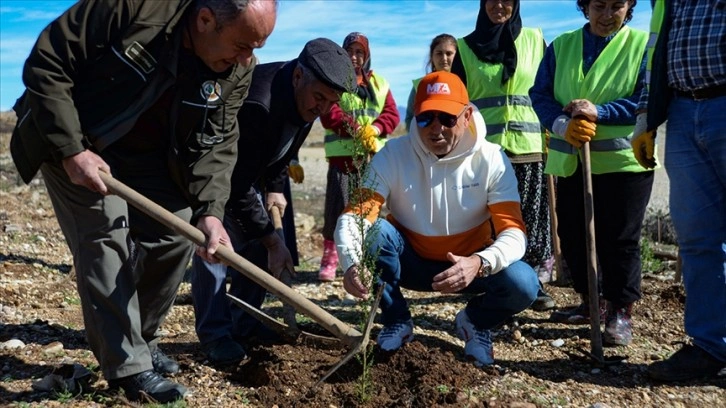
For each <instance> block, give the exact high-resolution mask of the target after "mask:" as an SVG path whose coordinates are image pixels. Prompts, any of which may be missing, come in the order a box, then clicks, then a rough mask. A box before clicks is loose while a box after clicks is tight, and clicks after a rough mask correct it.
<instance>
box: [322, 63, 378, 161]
mask: <svg viewBox="0 0 726 408" xmlns="http://www.w3.org/2000/svg"><path fill="white" fill-rule="evenodd" d="M370 83H371V84H372V85H373V90H374V91H375V93H376V103H375V104H374V103H373V102H372V101H371V100H366V101H365V105H364V101H363V100H362V99H361V98H360V97H358V95H356V94H352V93H350V92H345V93H344V94H343V95H342V96H341V97H340V102H338V105H339V106H340V109H341V110H342V111H343V112H344V113H345V114H347V115H350V116H353V118H355V122H356V123H357V124H358V125H361V126H364V125H370V124H371V123H373V121H374V120H376V118H377V117H378V115H380V114H381V112H382V111H383V107H384V106H385V104H386V97H387V96H388V90H389V89H390V87H389V85H388V81H386V80H385V79H383V77H381V76H379V75H377V74H376V73H375V72H374V73H373V75H371V77H370ZM385 141H386V139H385V138H382V137H379V138H378V140H376V145H377V149H376V151H378V150H380V149H381V148H382V147H383V145H384V144H385ZM352 154H353V139H351V138H349V137H340V135H338V134H337V133H335V132H333V131H332V130H326V131H325V157H348V156H351V155H352Z"/></svg>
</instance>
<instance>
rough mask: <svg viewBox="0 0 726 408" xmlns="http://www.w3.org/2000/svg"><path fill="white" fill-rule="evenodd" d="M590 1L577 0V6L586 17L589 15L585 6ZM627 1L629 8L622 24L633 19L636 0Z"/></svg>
mask: <svg viewBox="0 0 726 408" xmlns="http://www.w3.org/2000/svg"><path fill="white" fill-rule="evenodd" d="M591 1H592V0H577V8H578V9H579V10H580V11H581V12H582V15H583V16H585V18H587V19H589V18H590V16H588V15H587V7H588V6H589V5H590V2H591ZM627 2H628V3H630V8H629V9H628V14H626V15H625V20H624V21H623V24H625V23H627V22H629V21H630V20H632V19H633V9H634V8H635V5H636V4H638V0H627Z"/></svg>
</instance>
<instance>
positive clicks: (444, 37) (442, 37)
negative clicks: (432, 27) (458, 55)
mask: <svg viewBox="0 0 726 408" xmlns="http://www.w3.org/2000/svg"><path fill="white" fill-rule="evenodd" d="M447 42H448V43H451V44H453V45H454V48H456V38H455V37H454V36H453V35H451V34H446V33H444V34H439V35H437V36H436V37H434V39H433V40H431V45H430V46H429V60H428V62H427V63H426V72H433V71H436V69H434V62H433V58H432V57H433V55H434V49H435V48H436V47H437V46H438V45H439V44H441V43H447Z"/></svg>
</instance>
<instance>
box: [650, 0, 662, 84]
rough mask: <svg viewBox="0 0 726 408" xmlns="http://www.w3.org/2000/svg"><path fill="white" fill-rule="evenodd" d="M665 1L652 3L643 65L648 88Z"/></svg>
mask: <svg viewBox="0 0 726 408" xmlns="http://www.w3.org/2000/svg"><path fill="white" fill-rule="evenodd" d="M665 8H666V4H665V1H656V2H655V5H653V15H652V16H651V17H650V35H649V37H648V45H647V47H648V62H647V63H646V67H645V86H646V87H647V88H650V72H651V71H652V70H653V51H655V44H656V43H657V42H658V35H659V34H660V27H661V26H662V25H663V16H664V15H665Z"/></svg>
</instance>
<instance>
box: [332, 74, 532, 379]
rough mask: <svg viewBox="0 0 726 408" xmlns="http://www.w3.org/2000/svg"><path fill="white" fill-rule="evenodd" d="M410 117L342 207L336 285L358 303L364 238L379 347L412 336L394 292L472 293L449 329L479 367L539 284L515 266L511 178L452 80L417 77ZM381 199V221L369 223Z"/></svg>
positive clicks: (516, 211)
mask: <svg viewBox="0 0 726 408" xmlns="http://www.w3.org/2000/svg"><path fill="white" fill-rule="evenodd" d="M414 113H415V115H416V124H417V126H414V127H412V129H411V130H410V132H409V134H408V135H407V136H404V137H401V138H397V139H392V140H390V141H389V142H388V144H386V146H385V147H384V148H383V149H382V150H381V151H380V152H379V153H378V154H376V155H375V156H374V157H373V160H372V161H371V163H370V167H369V170H368V171H367V172H365V173H364V174H365V175H364V180H363V184H362V187H361V188H363V189H367V190H369V191H368V192H365V191H364V192H361V193H360V195H359V196H361V197H370V198H369V199H367V200H365V201H364V202H361V203H358V204H357V205H356V204H350V205H349V206H348V208H346V210H345V211H344V213H343V214H342V215H341V216H340V218H339V219H338V223H337V226H336V232H335V242H336V247H337V250H338V253H339V256H340V260H341V264H342V266H343V269H344V270H345V275H344V277H343V285H344V287H345V290H346V291H347V292H348V293H350V294H352V295H354V296H356V297H359V298H366V297H368V295H369V290H368V288H367V287H366V286H365V285H363V284H362V283H361V282H362V280H363V281H365V280H366V279H364V278H365V275H363V274H369V273H370V271H368V270H367V269H366V268H364V267H362V266H361V261H360V243H361V242H363V241H362V239H366V240H368V242H369V243H370V245H369V246H368V249H367V250H368V251H369V254H370V255H372V256H373V257H374V258H375V268H376V270H377V271H378V272H379V274H378V277H377V279H378V281H379V282H381V281H382V282H385V283H386V284H387V285H386V287H385V289H384V290H385V293H384V294H383V296H382V299H381V309H382V323H383V325H384V327H383V329H382V330H381V332H380V333H379V335H378V345H379V346H380V347H381V348H382V349H383V350H386V351H392V350H396V349H398V348H400V347H401V346H402V345H403V344H404V343H407V342H410V341H411V340H412V339H413V321H412V319H411V312H410V311H409V309H408V305H407V303H406V299H405V298H404V296H403V294H402V293H401V288H406V289H410V290H416V291H426V292H431V291H436V292H441V293H472V294H476V295H477V296H474V297H473V298H472V299H471V300H470V301H469V302H468V304H467V305H466V307H465V308H464V309H463V310H461V311H459V313H458V314H457V315H456V331H457V334H458V336H459V337H460V338H461V339H462V340H464V341H465V342H466V347H465V350H464V351H465V353H466V355H467V358H469V359H472V360H474V362H475V364H476V365H479V366H482V365H489V364H492V363H493V362H494V357H493V348H492V337H491V329H492V328H494V327H496V326H497V325H499V324H501V323H502V322H504V321H505V320H506V319H508V318H509V317H511V316H512V315H514V314H516V313H519V312H520V311H522V310H524V309H526V308H527V307H529V305H530V304H532V302H533V301H534V300H535V298H536V297H537V290H538V288H539V282H538V280H537V274H536V273H535V272H534V270H533V269H532V268H531V267H530V266H529V265H527V264H526V263H524V262H522V261H520V258H521V257H522V255H523V254H524V251H525V248H526V235H525V227H524V221H523V220H522V214H521V210H520V203H519V195H518V193H517V179H516V177H515V174H514V171H513V170H512V167H511V165H510V163H509V161H508V160H507V158H506V156H505V154H504V153H503V152H502V151H501V150H500V148H499V146H497V145H494V144H492V143H489V142H487V141H486V140H485V138H484V137H485V136H486V127H485V125H484V120H483V118H482V116H481V114H480V113H479V111H478V110H477V109H476V108H475V107H474V106H473V105H470V104H469V97H468V94H467V91H466V86H465V85H464V84H463V83H462V82H461V80H460V79H459V77H458V76H456V75H454V74H451V73H448V72H443V71H442V72H433V73H431V74H429V75H427V76H425V77H424V78H423V79H422V80H421V82H420V83H419V86H418V88H417V92H416V98H415V104H414ZM367 193H370V194H367ZM352 201H353V202H354V200H352ZM384 203H385V204H386V206H387V208H388V210H389V212H390V215H389V216H388V217H387V219H382V218H381V219H378V214H379V211H380V208H381V206H382V205H383V204H384ZM360 217H365V221H364V225H365V228H363V229H365V232H363V234H366V233H367V234H368V235H367V236H365V237H361V231H360V228H359V227H358V225H359V224H358V220H360ZM362 278H363V279H362Z"/></svg>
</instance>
